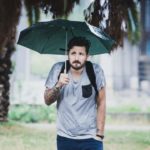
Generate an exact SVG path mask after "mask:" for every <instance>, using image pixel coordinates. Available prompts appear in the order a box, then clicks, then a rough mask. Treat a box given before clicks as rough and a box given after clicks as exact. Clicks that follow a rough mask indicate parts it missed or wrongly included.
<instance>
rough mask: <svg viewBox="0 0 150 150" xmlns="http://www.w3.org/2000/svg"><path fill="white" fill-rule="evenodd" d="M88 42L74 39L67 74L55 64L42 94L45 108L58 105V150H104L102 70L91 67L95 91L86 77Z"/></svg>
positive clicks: (69, 46) (70, 49)
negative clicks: (94, 79) (94, 78)
mask: <svg viewBox="0 0 150 150" xmlns="http://www.w3.org/2000/svg"><path fill="white" fill-rule="evenodd" d="M89 47H90V42H89V41H88V40H87V39H86V38H84V37H74V38H73V39H72V40H70V41H69V44H68V60H69V63H68V64H67V66H68V65H69V69H68V73H67V74H66V73H61V70H62V67H63V65H64V63H63V62H59V63H56V64H55V65H54V66H53V67H52V69H51V71H50V73H49V76H48V78H47V81H46V90H45V93H44V99H45V103H46V104H47V105H50V104H52V103H53V102H55V101H57V149H58V150H103V138H104V126H105V107H106V98H105V78H104V74H103V70H102V69H101V68H100V66H99V65H97V64H92V67H93V69H94V74H95V77H96V88H97V91H98V93H97V94H96V90H95V89H94V87H93V86H92V83H91V80H90V79H89V76H88V74H87V70H86V68H87V67H86V62H87V59H88V51H89Z"/></svg>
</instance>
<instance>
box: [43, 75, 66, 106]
mask: <svg viewBox="0 0 150 150" xmlns="http://www.w3.org/2000/svg"><path fill="white" fill-rule="evenodd" d="M68 83H69V78H68V75H67V74H64V73H61V74H60V78H59V80H58V82H57V83H56V85H55V86H54V87H53V88H51V89H48V88H46V90H45V92H44V100H45V103H46V104H47V105H50V104H52V103H54V102H55V101H56V100H58V98H59V96H60V89H61V88H62V87H63V86H64V85H67V84H68Z"/></svg>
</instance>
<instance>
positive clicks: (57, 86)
mask: <svg viewBox="0 0 150 150" xmlns="http://www.w3.org/2000/svg"><path fill="white" fill-rule="evenodd" d="M55 88H58V89H59V90H60V89H61V88H62V85H61V84H60V83H58V82H57V83H56V84H55Z"/></svg>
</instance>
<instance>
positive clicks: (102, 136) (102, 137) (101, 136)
mask: <svg viewBox="0 0 150 150" xmlns="http://www.w3.org/2000/svg"><path fill="white" fill-rule="evenodd" d="M96 136H97V137H100V138H101V139H102V140H103V139H104V135H99V134H96Z"/></svg>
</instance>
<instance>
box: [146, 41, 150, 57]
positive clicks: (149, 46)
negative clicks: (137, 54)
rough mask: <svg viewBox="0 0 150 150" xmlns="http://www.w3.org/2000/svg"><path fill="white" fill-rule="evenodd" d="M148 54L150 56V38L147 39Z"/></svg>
mask: <svg viewBox="0 0 150 150" xmlns="http://www.w3.org/2000/svg"><path fill="white" fill-rule="evenodd" d="M146 55H148V56H150V38H148V39H147V41H146Z"/></svg>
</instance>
